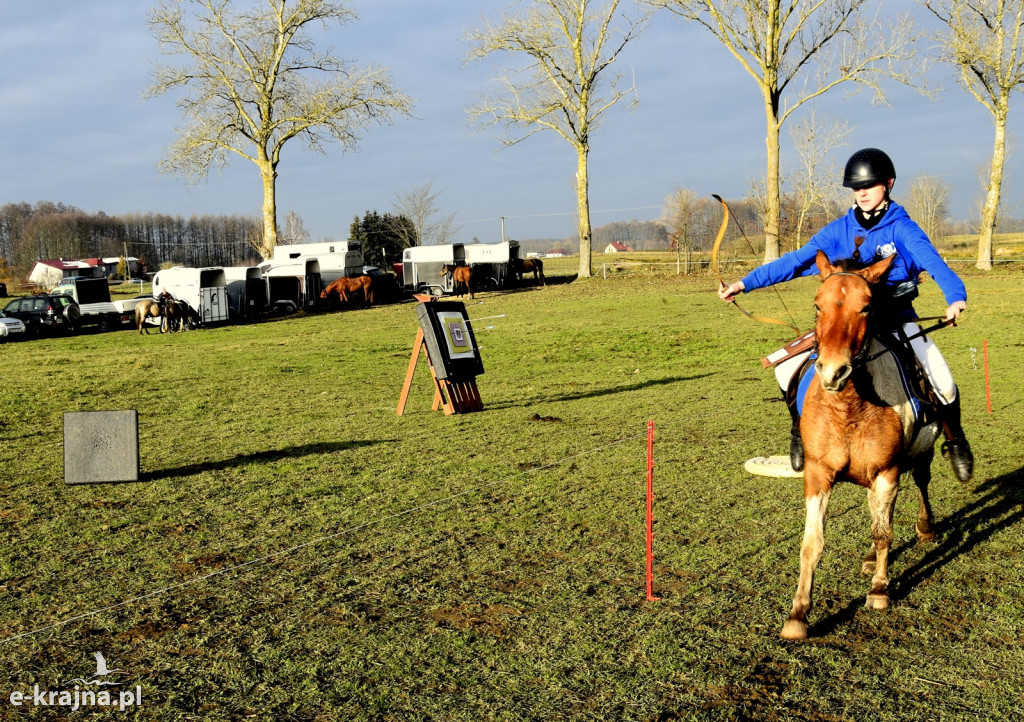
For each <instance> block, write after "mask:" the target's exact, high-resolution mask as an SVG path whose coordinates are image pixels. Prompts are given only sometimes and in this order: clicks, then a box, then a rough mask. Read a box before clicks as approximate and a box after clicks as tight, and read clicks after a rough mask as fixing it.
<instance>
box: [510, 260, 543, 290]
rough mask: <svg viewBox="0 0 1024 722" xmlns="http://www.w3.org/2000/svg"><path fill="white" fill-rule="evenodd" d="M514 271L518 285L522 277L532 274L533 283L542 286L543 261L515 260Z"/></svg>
mask: <svg viewBox="0 0 1024 722" xmlns="http://www.w3.org/2000/svg"><path fill="white" fill-rule="evenodd" d="M515 270H516V278H517V279H518V280H519V282H520V283H522V281H523V276H525V275H526V274H528V273H532V274H533V280H534V282H536V283H538V284H540V285H541V286H543V285H544V261H542V260H540V259H539V258H517V259H516V269H515Z"/></svg>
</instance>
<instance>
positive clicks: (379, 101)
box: [147, 0, 412, 258]
mask: <svg viewBox="0 0 1024 722" xmlns="http://www.w3.org/2000/svg"><path fill="white" fill-rule="evenodd" d="M355 19H356V14H355V12H354V11H353V10H352V9H351V8H349V6H348V3H347V2H346V1H345V0H288V1H286V0H259V2H257V3H252V2H248V3H246V6H245V7H243V8H236V7H235V3H234V2H233V0H163V1H162V2H160V3H159V4H158V5H157V6H156V7H155V8H153V9H152V10H150V13H149V27H150V29H151V30H152V32H153V34H154V36H155V37H156V39H157V40H158V41H159V43H160V47H161V51H162V52H163V53H164V54H167V55H176V56H181V57H183V58H184V60H185V64H183V65H178V66H171V65H164V66H158V67H157V69H156V71H155V73H154V80H153V83H152V85H151V86H150V88H149V89H148V91H147V96H148V97H156V96H161V95H164V94H165V93H168V92H170V91H173V90H184V91H186V93H185V95H184V96H183V97H182V98H181V99H180V100H179V101H178V107H179V108H181V110H182V113H183V115H184V117H185V120H186V125H185V127H184V128H182V129H181V130H179V132H178V138H177V140H176V141H175V143H173V144H172V145H171V146H170V148H169V149H168V152H167V156H166V157H165V159H164V160H163V161H162V163H161V166H160V167H161V169H162V170H165V171H169V172H173V173H177V174H180V175H183V176H185V177H187V178H189V179H190V180H193V181H198V180H201V179H202V178H204V177H206V175H207V174H208V173H209V171H210V169H211V167H216V168H218V169H219V168H221V167H223V166H224V165H226V164H227V163H228V160H229V158H230V157H232V156H231V154H237V155H238V156H241V157H242V158H246V159H247V160H249V161H251V162H253V163H255V164H256V166H257V167H258V168H259V172H260V176H261V177H262V179H263V227H264V231H263V237H262V239H260V240H259V242H258V244H257V250H258V251H259V253H260V255H262V256H263V257H264V258H269V257H270V256H271V255H272V254H273V250H274V246H275V245H276V244H277V199H276V184H277V167H278V164H279V163H280V161H281V151H282V149H283V148H284V146H285V144H286V143H287V142H288V141H290V140H292V139H293V138H300V139H301V140H302V141H303V143H304V144H305V146H306V147H307V148H309V149H311V150H314V151H317V152H321V153H324V152H326V150H325V146H326V144H327V142H328V141H329V140H331V139H333V140H336V141H338V142H339V143H340V144H341V145H342V147H343V148H344V149H345V150H346V151H347V150H354V149H355V148H356V147H357V146H358V142H359V140H360V139H361V133H362V132H363V131H364V130H365V129H366V128H367V126H369V125H370V124H371V123H372V122H377V123H390V122H391V121H392V118H393V117H394V116H395V115H408V114H409V112H410V109H411V107H412V101H411V100H410V99H409V98H408V97H407V96H406V95H404V94H403V93H401V92H399V91H398V90H396V89H395V88H394V86H393V85H392V84H391V78H390V76H389V74H388V73H387V72H386V71H385V70H383V69H380V68H365V69H364V68H358V67H356V66H355V65H354V64H353V63H351V62H349V61H343V60H339V59H337V58H335V57H333V56H332V55H330V54H329V53H324V52H321V51H319V50H317V48H316V44H315V43H314V41H313V38H312V35H311V30H312V29H315V28H317V27H320V28H325V27H327V26H328V25H330V24H332V23H338V24H342V25H344V24H347V23H350V22H353V21H354V20H355Z"/></svg>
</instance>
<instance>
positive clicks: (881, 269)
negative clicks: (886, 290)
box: [861, 254, 896, 286]
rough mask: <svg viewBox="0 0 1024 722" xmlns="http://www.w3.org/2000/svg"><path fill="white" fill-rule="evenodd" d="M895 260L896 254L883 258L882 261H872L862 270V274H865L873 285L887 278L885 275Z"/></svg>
mask: <svg viewBox="0 0 1024 722" xmlns="http://www.w3.org/2000/svg"><path fill="white" fill-rule="evenodd" d="M894 260H896V254H893V255H891V256H888V257H886V258H883V259H882V260H881V261H877V262H875V263H872V264H871V265H870V266H868V267H867V268H865V269H864V270H863V271H861V275H862V276H864V280H865V281H867V282H868V283H870V284H871V285H872V286H873V285H875V284H876V283H879V282H881V281H884V280H885V276H886V274H888V273H889V269H890V268H891V267H892V262H893V261H894Z"/></svg>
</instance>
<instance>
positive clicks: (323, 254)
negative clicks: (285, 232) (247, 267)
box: [260, 241, 363, 287]
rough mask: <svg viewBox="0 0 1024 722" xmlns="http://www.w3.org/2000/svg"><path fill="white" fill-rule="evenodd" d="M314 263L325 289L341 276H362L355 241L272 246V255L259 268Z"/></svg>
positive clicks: (360, 256)
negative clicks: (311, 261) (307, 261)
mask: <svg viewBox="0 0 1024 722" xmlns="http://www.w3.org/2000/svg"><path fill="white" fill-rule="evenodd" d="M306 260H315V261H317V262H318V263H319V264H320V278H321V280H322V281H323V285H324V286H325V287H326V286H327V285H328V284H330V283H331V282H332V281H334V280H335V279H338V278H341V277H342V276H359V275H362V273H363V244H362V243H360V242H359V241H325V242H323V243H295V244H291V245H287V246H274V255H273V256H272V257H271V258H270V259H269V260H267V261H263V262H262V263H261V264H260V268H261V269H263V272H264V274H266V271H267V268H272V267H274V266H283V265H290V264H295V263H302V262H304V261H306Z"/></svg>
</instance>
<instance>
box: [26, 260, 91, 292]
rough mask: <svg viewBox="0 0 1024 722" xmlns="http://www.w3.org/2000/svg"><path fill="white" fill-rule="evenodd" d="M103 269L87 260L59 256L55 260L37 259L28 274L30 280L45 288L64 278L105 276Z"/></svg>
mask: <svg viewBox="0 0 1024 722" xmlns="http://www.w3.org/2000/svg"><path fill="white" fill-rule="evenodd" d="M104 275H106V274H105V273H103V270H102V269H97V267H96V266H95V265H93V264H91V263H87V262H86V261H65V260H64V259H63V258H58V259H57V260H55V261H36V264H35V265H34V266H32V272H31V273H29V274H28V282H29V283H34V284H36V285H38V286H42V287H43V288H52V287H54V286H56V285H57V284H58V283H60V281H61V279H62V278H69V277H85V278H92V277H95V276H104Z"/></svg>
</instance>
